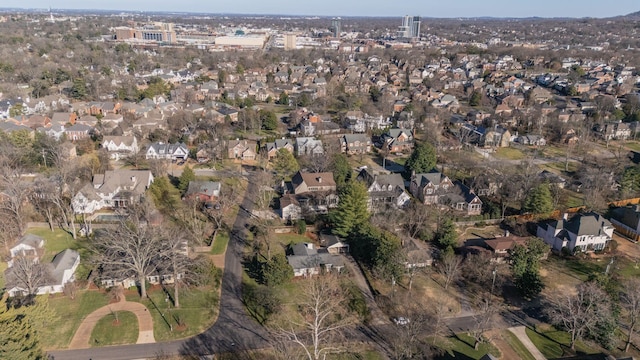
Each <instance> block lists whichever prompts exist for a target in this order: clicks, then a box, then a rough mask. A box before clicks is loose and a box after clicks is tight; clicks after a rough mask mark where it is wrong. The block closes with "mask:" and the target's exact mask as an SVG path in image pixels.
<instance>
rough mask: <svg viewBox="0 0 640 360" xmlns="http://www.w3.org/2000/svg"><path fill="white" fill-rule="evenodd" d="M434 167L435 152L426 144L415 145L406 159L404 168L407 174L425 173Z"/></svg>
mask: <svg viewBox="0 0 640 360" xmlns="http://www.w3.org/2000/svg"><path fill="white" fill-rule="evenodd" d="M435 166H436V150H435V148H434V147H433V146H432V145H431V144H429V143H428V142H421V143H416V147H415V149H413V152H412V153H411V156H409V159H407V162H406V163H405V168H406V169H407V171H408V172H409V173H411V172H415V173H416V174H419V173H426V172H429V171H431V169H433V168H434V167H435Z"/></svg>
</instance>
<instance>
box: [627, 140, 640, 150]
mask: <svg viewBox="0 0 640 360" xmlns="http://www.w3.org/2000/svg"><path fill="white" fill-rule="evenodd" d="M624 146H626V147H627V148H629V149H631V150H633V151H640V142H637V141H629V142H626V143H625V144H624Z"/></svg>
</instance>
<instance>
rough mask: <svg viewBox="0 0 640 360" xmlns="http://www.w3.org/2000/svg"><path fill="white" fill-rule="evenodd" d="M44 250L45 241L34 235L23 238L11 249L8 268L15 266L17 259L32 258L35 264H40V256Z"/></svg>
mask: <svg viewBox="0 0 640 360" xmlns="http://www.w3.org/2000/svg"><path fill="white" fill-rule="evenodd" d="M43 249H44V239H43V238H41V237H40V236H37V235H33V234H26V235H25V236H23V237H22V238H21V239H20V241H19V242H18V244H16V246H14V247H12V248H11V249H9V255H10V256H11V259H9V261H7V264H8V267H12V266H13V259H14V258H16V257H19V256H20V257H28V258H32V259H33V261H34V262H38V261H39V259H40V254H41V252H42V251H43Z"/></svg>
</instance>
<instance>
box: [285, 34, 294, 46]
mask: <svg viewBox="0 0 640 360" xmlns="http://www.w3.org/2000/svg"><path fill="white" fill-rule="evenodd" d="M284 49H285V50H295V49H296V34H284Z"/></svg>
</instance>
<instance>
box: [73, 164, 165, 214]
mask: <svg viewBox="0 0 640 360" xmlns="http://www.w3.org/2000/svg"><path fill="white" fill-rule="evenodd" d="M152 182H153V175H152V174H151V171H149V170H123V169H119V170H108V171H106V172H105V173H104V174H96V175H94V176H93V182H92V183H91V184H87V185H86V186H84V187H83V188H82V189H80V191H78V193H77V194H76V195H75V196H74V197H73V200H72V202H71V203H72V206H73V211H74V212H75V213H76V214H92V213H94V212H95V211H97V210H100V209H104V208H110V209H116V208H124V207H126V206H127V204H129V203H130V202H131V201H133V200H134V199H135V198H140V197H142V196H143V195H144V193H145V191H146V190H147V189H148V188H149V186H150V185H151V183H152Z"/></svg>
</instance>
